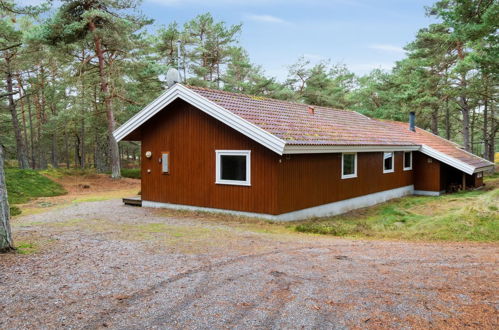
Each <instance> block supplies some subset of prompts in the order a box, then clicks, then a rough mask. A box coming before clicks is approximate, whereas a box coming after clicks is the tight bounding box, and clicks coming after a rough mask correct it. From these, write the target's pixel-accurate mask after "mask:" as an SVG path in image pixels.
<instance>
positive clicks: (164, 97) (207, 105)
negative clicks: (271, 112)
mask: <svg viewBox="0 0 499 330" xmlns="http://www.w3.org/2000/svg"><path fill="white" fill-rule="evenodd" d="M177 98H180V99H182V100H184V101H186V102H187V103H189V104H191V105H193V106H195V107H196V108H198V109H200V110H201V111H203V112H205V113H206V114H208V115H210V116H212V117H213V118H215V119H217V120H219V121H221V122H222V123H224V124H226V125H227V126H229V127H231V128H233V129H235V130H236V131H238V132H240V133H241V134H243V135H245V136H247V137H249V138H250V139H252V140H254V141H256V142H257V143H259V144H261V145H263V146H265V147H267V148H268V149H270V150H272V151H274V152H275V153H277V154H279V155H282V153H283V149H284V146H285V144H286V142H285V141H283V140H281V139H279V138H278V137H276V136H274V135H272V134H270V133H268V132H266V131H265V130H263V129H261V128H260V127H258V126H256V125H255V124H253V123H250V122H249V121H247V120H245V119H243V118H241V117H239V116H237V115H235V114H234V113H232V112H230V111H228V110H226V109H224V108H222V107H221V106H219V105H218V104H216V103H214V102H212V101H210V100H208V99H207V98H205V97H203V96H201V95H199V94H198V93H196V92H194V91H192V90H190V89H188V88H187V87H184V86H182V85H181V84H175V85H174V86H172V87H170V88H169V89H167V90H166V91H165V92H164V93H163V94H161V95H160V96H159V97H158V98H157V99H156V100H154V101H153V102H151V103H150V104H149V105H147V106H146V107H145V108H144V109H142V110H141V111H140V112H139V113H137V114H136V115H135V116H133V117H132V118H130V119H129V120H128V121H127V122H126V123H124V124H123V125H122V126H120V127H119V128H118V129H117V130H115V131H114V133H113V135H114V137H115V139H116V140H117V141H120V140H122V139H123V138H124V137H125V136H127V135H128V134H130V133H131V132H132V131H134V130H135V129H137V128H138V127H140V126H141V125H142V124H144V123H145V122H146V121H147V120H148V119H150V118H151V117H152V116H154V115H155V114H156V113H158V112H159V111H161V110H162V109H163V108H164V107H166V106H167V105H168V104H170V103H171V102H173V101H174V100H176V99H177Z"/></svg>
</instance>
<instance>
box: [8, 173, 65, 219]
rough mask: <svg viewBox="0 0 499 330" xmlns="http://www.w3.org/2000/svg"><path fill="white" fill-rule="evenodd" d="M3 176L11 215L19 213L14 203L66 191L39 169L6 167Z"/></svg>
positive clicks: (61, 193) (57, 194)
mask: <svg viewBox="0 0 499 330" xmlns="http://www.w3.org/2000/svg"><path fill="white" fill-rule="evenodd" d="M5 178H6V184H7V192H8V197H9V204H10V206H11V214H12V215H18V214H20V213H21V210H20V209H19V208H18V207H17V206H15V204H23V203H27V202H28V201H30V200H31V199H33V198H37V197H50V196H59V195H63V194H65V193H66V190H64V188H63V187H62V186H61V185H60V184H58V183H57V182H54V181H52V180H51V179H49V178H47V177H46V176H44V175H42V174H41V173H40V172H39V171H34V170H21V169H13V168H8V169H5Z"/></svg>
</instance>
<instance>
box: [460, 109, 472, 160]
mask: <svg viewBox="0 0 499 330" xmlns="http://www.w3.org/2000/svg"><path fill="white" fill-rule="evenodd" d="M462 104H463V105H464V107H463V106H461V113H462V115H463V144H464V150H466V151H470V152H471V145H470V110H469V109H468V105H467V101H464V102H463V103H462Z"/></svg>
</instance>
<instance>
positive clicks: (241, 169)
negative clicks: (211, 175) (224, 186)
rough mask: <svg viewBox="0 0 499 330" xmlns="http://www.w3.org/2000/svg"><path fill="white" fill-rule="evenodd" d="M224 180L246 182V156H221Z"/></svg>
mask: <svg viewBox="0 0 499 330" xmlns="http://www.w3.org/2000/svg"><path fill="white" fill-rule="evenodd" d="M220 163H221V166H222V170H221V171H222V173H221V178H222V180H237V181H246V156H229V155H222V156H220Z"/></svg>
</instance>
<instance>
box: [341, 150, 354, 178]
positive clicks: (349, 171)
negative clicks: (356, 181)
mask: <svg viewBox="0 0 499 330" xmlns="http://www.w3.org/2000/svg"><path fill="white" fill-rule="evenodd" d="M356 177H357V154H356V153H344V154H342V155H341V178H342V179H349V178H356Z"/></svg>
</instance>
